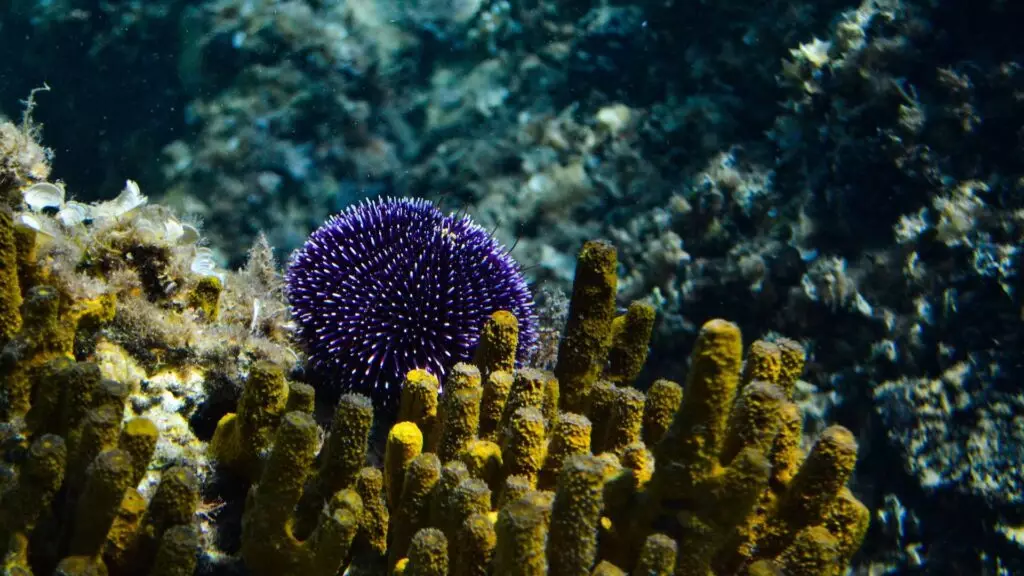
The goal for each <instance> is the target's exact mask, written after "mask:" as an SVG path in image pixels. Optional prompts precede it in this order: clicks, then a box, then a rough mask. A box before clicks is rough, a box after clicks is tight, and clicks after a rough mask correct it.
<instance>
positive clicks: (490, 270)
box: [287, 198, 537, 406]
mask: <svg viewBox="0 0 1024 576" xmlns="http://www.w3.org/2000/svg"><path fill="white" fill-rule="evenodd" d="M287 289H288V300H289V302H290V304H291V308H292V314H293V316H294V318H295V320H296V322H297V324H298V332H299V337H300V338H301V339H302V341H303V342H304V344H305V346H306V348H307V352H308V354H309V359H310V367H311V369H312V371H313V373H314V374H315V375H316V377H317V378H318V379H320V380H326V381H329V382H331V383H332V385H339V386H341V387H342V388H343V389H351V390H356V391H362V392H366V393H368V394H371V395H372V396H373V398H374V400H375V402H376V403H378V404H380V405H384V406H387V405H388V404H390V403H391V402H392V401H393V400H394V399H395V398H396V397H397V393H398V391H399V388H400V386H401V382H402V380H403V378H404V376H405V374H406V373H407V372H408V371H409V370H412V369H414V368H423V369H426V370H429V371H430V372H432V373H434V374H435V375H436V376H437V377H438V378H439V379H440V380H441V381H442V382H443V381H444V375H445V373H446V372H447V370H448V368H450V367H451V366H452V365H453V364H455V363H456V362H459V361H466V360H469V359H470V357H471V354H472V352H473V350H474V348H475V347H476V344H477V341H478V338H479V335H480V330H481V328H482V327H483V324H484V322H485V321H486V320H487V318H488V317H489V316H490V315H491V313H493V312H495V311H497V310H508V311H510V312H512V313H513V314H514V315H515V316H516V318H517V319H518V320H519V324H520V328H519V349H518V355H519V356H520V357H523V356H525V355H526V353H527V352H528V351H529V350H530V349H531V348H532V347H533V345H534V343H535V342H536V340H537V329H536V325H537V318H536V314H535V313H534V309H533V298H532V296H531V294H530V290H529V288H528V286H527V284H526V281H525V279H524V278H523V275H522V271H521V269H520V267H519V264H518V263H517V262H516V261H515V260H514V259H513V258H512V257H511V256H510V255H509V254H508V251H507V250H506V249H505V247H504V246H502V245H501V244H500V243H499V242H498V241H497V240H495V239H494V237H493V236H491V235H490V234H489V233H488V232H487V231H486V230H484V229H483V228H481V227H480V226H479V225H477V224H476V223H474V222H473V220H472V219H471V218H470V217H468V216H462V217H456V216H455V215H451V214H449V215H444V214H442V213H441V211H440V210H438V209H437V207H435V206H434V205H433V204H432V203H430V202H429V201H427V200H422V199H391V198H385V199H377V200H372V201H367V202H363V203H360V204H358V205H355V206H353V207H351V208H349V209H347V210H345V211H344V212H342V213H341V214H338V215H336V216H334V217H332V218H331V219H330V220H328V221H327V223H325V224H324V225H323V226H322V227H320V228H319V229H318V230H316V231H315V232H313V234H312V235H310V237H309V239H308V240H307V241H306V244H305V245H304V246H303V247H302V248H301V249H299V250H298V251H297V252H296V253H295V254H294V255H293V257H292V260H291V263H290V264H289V267H288V272H287Z"/></svg>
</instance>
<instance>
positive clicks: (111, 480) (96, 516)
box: [68, 450, 135, 557]
mask: <svg viewBox="0 0 1024 576" xmlns="http://www.w3.org/2000/svg"><path fill="white" fill-rule="evenodd" d="M134 470H135V466H134V463H133V462H132V458H131V456H129V455H128V453H127V452H124V451H123V450H108V451H106V452H104V453H102V454H100V455H99V456H98V457H97V458H96V460H95V461H93V462H92V464H90V465H89V469H88V471H87V473H86V481H85V487H84V488H83V490H82V494H81V496H80V497H79V500H78V507H77V511H76V513H75V528H74V533H73V535H72V537H71V543H70V545H69V547H68V553H69V554H70V555H71V556H88V557H98V556H99V554H100V552H101V551H102V550H103V544H104V543H105V542H106V540H107V533H108V532H109V531H110V527H111V526H112V525H113V524H114V519H115V518H116V517H117V511H118V509H119V508H120V506H121V499H122V498H124V493H125V491H126V490H127V489H128V488H129V487H130V486H129V482H131V478H132V474H133V473H134Z"/></svg>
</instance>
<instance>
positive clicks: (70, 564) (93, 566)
mask: <svg viewBox="0 0 1024 576" xmlns="http://www.w3.org/2000/svg"><path fill="white" fill-rule="evenodd" d="M53 576H107V567H106V565H104V564H103V561H102V560H100V559H99V558H97V557H95V556H68V557H67V558H64V559H63V560H61V561H60V563H59V564H57V569H56V570H54V572H53Z"/></svg>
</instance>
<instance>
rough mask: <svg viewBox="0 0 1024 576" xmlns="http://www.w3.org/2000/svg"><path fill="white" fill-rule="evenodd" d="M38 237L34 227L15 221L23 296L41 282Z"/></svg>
mask: <svg viewBox="0 0 1024 576" xmlns="http://www.w3.org/2000/svg"><path fill="white" fill-rule="evenodd" d="M36 237H37V234H36V231H35V230H33V229H32V228H29V227H28V226H24V225H18V224H17V223H15V225H14V245H15V246H16V247H17V250H18V283H19V284H21V294H22V296H24V295H25V294H27V293H28V291H29V289H30V288H31V287H33V286H35V285H36V284H39V283H40V274H39V263H38V256H37V250H36Z"/></svg>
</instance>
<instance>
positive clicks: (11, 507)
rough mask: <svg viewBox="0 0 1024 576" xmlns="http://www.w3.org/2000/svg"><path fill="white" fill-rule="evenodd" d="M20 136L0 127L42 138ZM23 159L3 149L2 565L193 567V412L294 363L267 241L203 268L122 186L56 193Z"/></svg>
mask: <svg viewBox="0 0 1024 576" xmlns="http://www.w3.org/2000/svg"><path fill="white" fill-rule="evenodd" d="M24 130H25V128H24V127H18V126H14V125H11V124H9V123H5V124H3V125H2V126H0V132H3V133H5V134H8V133H12V134H13V133H15V132H18V133H19V134H21V136H20V137H21V138H23V139H24V140H23V141H22V143H21V144H19V146H21V147H22V148H24V149H26V150H42V148H41V147H39V145H38V144H36V143H35V142H34V140H33V139H34V137H35V135H34V134H33V133H31V132H28V133H26V132H24ZM27 157H33V158H34V157H35V156H33V155H32V154H28V156H25V155H18V154H17V153H14V154H13V155H12V156H5V157H4V164H3V165H4V166H8V167H12V169H11V170H12V171H11V174H14V175H16V176H17V177H15V176H11V177H9V178H6V179H5V180H4V186H6V188H5V189H4V194H5V196H4V198H5V202H3V204H2V206H0V259H2V264H0V271H2V272H3V276H2V277H3V281H2V300H0V301H2V303H3V304H2V308H0V310H2V311H3V314H2V317H0V321H2V327H3V329H2V330H0V334H2V335H3V336H2V338H0V344H2V346H3V348H2V351H0V420H2V424H0V444H2V445H3V446H4V454H5V457H4V460H3V462H2V463H0V471H2V472H3V474H2V475H0V476H2V480H0V493H2V495H0V499H2V501H3V506H2V507H0V508H2V510H3V512H2V514H0V516H2V518H0V547H2V554H0V556H2V558H3V560H2V561H3V566H4V571H5V573H8V572H10V573H26V574H30V573H36V574H43V573H50V572H53V571H54V570H55V569H56V570H57V571H58V573H67V574H85V573H103V574H107V573H110V574H126V575H127V574H147V573H152V574H172V573H179V574H191V573H193V571H194V570H195V567H196V564H197V561H198V555H197V553H198V550H199V549H200V548H201V547H202V543H203V538H205V537H206V536H204V534H208V533H209V532H210V530H211V528H210V521H209V520H208V519H206V520H204V519H202V517H201V516H200V515H198V512H199V510H200V508H201V507H200V498H201V490H202V489H203V484H204V482H205V480H206V479H207V478H208V477H209V476H210V473H211V468H210V462H209V456H208V454H207V446H206V442H205V440H206V439H205V438H201V436H204V433H203V432H202V431H201V428H202V427H203V426H202V422H203V419H204V418H209V417H211V415H210V414H205V413H204V411H206V410H214V411H216V410H219V408H217V403H218V400H217V399H216V396H217V395H218V394H220V395H222V396H223V398H222V399H221V400H220V401H221V402H224V403H225V404H227V405H233V404H234V402H235V401H236V399H237V390H239V389H241V388H242V387H243V384H244V383H251V384H252V386H253V387H256V383H257V382H258V381H259V377H258V376H257V374H258V373H259V370H258V367H259V366H261V363H266V364H273V365H275V366H277V368H276V369H277V370H278V371H280V370H282V369H290V368H291V367H292V366H293V365H294V364H295V361H296V360H297V357H296V356H295V354H294V352H292V351H291V349H290V347H289V346H288V345H287V343H286V341H285V340H284V338H283V334H284V329H283V327H282V324H283V322H284V320H285V317H284V316H283V315H282V314H281V312H282V311H283V310H284V305H283V302H281V301H280V300H276V299H277V298H280V297H281V296H282V292H281V290H280V287H279V285H278V283H279V282H280V281H279V280H277V279H276V278H275V277H274V276H273V275H270V276H268V275H267V270H270V271H273V267H274V264H273V262H272V260H270V259H269V256H270V255H269V251H268V250H267V249H266V247H265V246H262V247H261V246H257V248H255V249H254V251H253V254H252V257H251V259H250V263H249V265H248V266H247V268H246V269H244V270H241V271H239V272H234V273H231V272H226V271H223V270H219V269H216V267H214V266H213V265H212V263H211V262H210V260H209V255H208V249H206V248H205V247H203V246H202V245H201V241H200V236H199V233H198V231H197V230H196V228H195V227H194V226H192V225H190V224H187V223H183V222H181V221H180V220H178V219H177V218H176V217H174V216H173V215H172V214H171V212H170V211H169V210H168V209H166V208H164V207H162V206H158V205H150V204H148V203H147V199H146V197H145V196H143V195H142V194H141V192H140V190H139V188H138V186H137V185H136V184H135V183H134V182H131V181H129V182H128V184H127V185H126V186H125V189H124V191H123V192H122V194H121V195H120V196H118V198H116V199H114V200H111V201H108V202H103V203H96V204H85V203H80V202H76V201H65V198H64V190H63V187H62V185H61V184H59V183H57V184H52V183H48V182H44V181H35V182H34V181H33V180H32V179H31V178H29V177H28V176H25V174H28V173H26V172H22V170H21V169H20V168H18V166H19V165H20V163H21V162H22V160H23V159H24V158H27ZM282 382H283V378H282ZM275 424H276V423H275Z"/></svg>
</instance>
